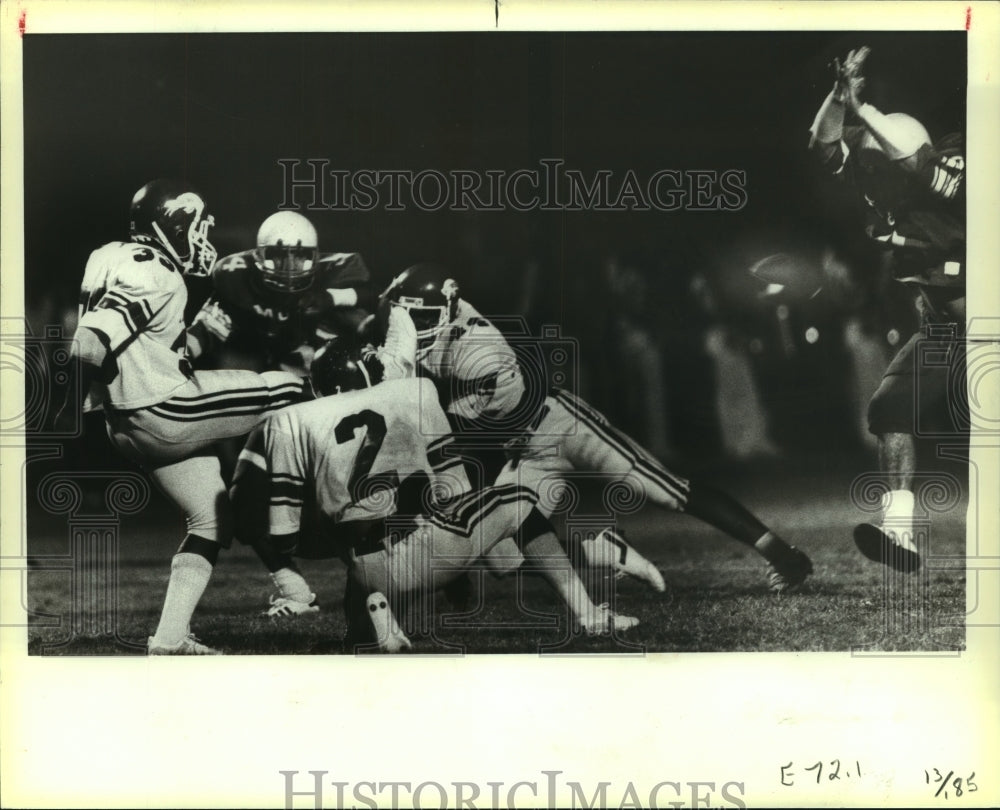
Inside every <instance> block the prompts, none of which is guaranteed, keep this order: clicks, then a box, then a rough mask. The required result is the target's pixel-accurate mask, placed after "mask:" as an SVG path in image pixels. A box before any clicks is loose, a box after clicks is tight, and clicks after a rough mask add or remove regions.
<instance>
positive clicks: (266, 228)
mask: <svg viewBox="0 0 1000 810" xmlns="http://www.w3.org/2000/svg"><path fill="white" fill-rule="evenodd" d="M254 258H255V260H256V266H257V271H258V272H259V273H260V279H261V281H262V282H263V284H264V286H265V287H268V288H269V289H272V290H276V291H277V292H284V293H298V292H303V291H305V290H308V289H309V288H310V287H311V286H312V283H313V276H314V275H315V273H316V262H317V259H318V258H319V240H318V238H317V236H316V229H315V228H314V227H313V225H312V223H311V222H310V221H309V220H308V219H306V218H305V217H304V216H302V215H301V214H297V213H295V212H294V211H279V212H278V213H276V214H271V216H269V217H268V218H267V219H265V220H264V221H263V222H262V223H261V226H260V229H259V230H258V231H257V247H256V249H255V251H254Z"/></svg>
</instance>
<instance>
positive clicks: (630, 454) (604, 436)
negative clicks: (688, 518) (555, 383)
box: [555, 391, 690, 506]
mask: <svg viewBox="0 0 1000 810" xmlns="http://www.w3.org/2000/svg"><path fill="white" fill-rule="evenodd" d="M555 397H556V399H557V400H558V401H559V402H560V403H561V404H562V405H564V406H565V407H566V408H568V409H569V410H570V412H571V413H573V415H574V416H576V417H577V418H579V419H580V420H581V421H582V422H583V423H584V424H585V425H586V426H587V427H588V428H589V429H590V430H591V431H593V432H594V434H596V435H597V436H598V437H599V438H600V439H601V440H602V441H604V443H605V444H607V445H608V446H609V447H611V448H612V449H613V450H614V451H615V452H616V453H618V454H619V455H620V456H622V457H623V458H624V459H625V460H626V461H627V462H628V463H629V464H630V465H631V466H632V467H633V469H635V471H636V472H637V473H638V474H639V475H640V476H641V477H643V478H646V479H647V480H649V481H651V482H652V483H653V484H655V485H656V486H658V487H660V488H661V489H664V490H665V491H666V492H668V493H669V494H670V495H671V496H672V497H673V498H675V499H676V500H677V501H678V502H679V503H680V504H681V505H682V506H683V505H684V504H685V503H687V493H688V489H689V488H690V485H689V484H688V482H687V481H685V480H684V479H683V478H675V477H674V476H672V475H671V474H670V473H669V472H667V470H666V469H665V468H664V467H662V466H660V465H659V464H657V463H656V462H655V461H653V460H651V459H649V458H647V457H646V454H645V453H644V452H643V451H641V450H639V449H637V448H636V447H633V446H632V444H631V440H629V439H627V438H626V437H625V436H623V435H622V434H620V433H619V432H618V431H617V430H616V429H615V428H613V427H611V426H610V425H609V424H607V421H606V420H604V419H603V417H601V416H600V414H598V413H597V412H596V411H594V410H593V409H592V408H591V407H590V406H589V405H587V404H586V403H584V402H583V401H582V400H580V399H578V398H577V397H575V396H573V395H572V394H570V393H569V392H567V391H557V392H556V393H555Z"/></svg>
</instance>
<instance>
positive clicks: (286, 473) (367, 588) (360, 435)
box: [231, 310, 638, 651]
mask: <svg viewBox="0 0 1000 810" xmlns="http://www.w3.org/2000/svg"><path fill="white" fill-rule="evenodd" d="M404 320H405V321H408V320H409V319H408V317H407V316H406V314H405V312H403V311H402V310H400V311H398V312H397V313H395V316H394V317H393V321H396V322H397V323H398V322H399V321H404ZM392 326H393V324H390V330H389V332H390V334H389V337H388V338H387V341H386V346H383V349H382V350H381V351H380V353H376V352H375V351H374V350H373V349H371V348H370V347H367V348H362V347H361V344H360V343H355V344H354V345H351V341H345V340H343V339H341V340H338V341H335V342H333V343H332V344H331V345H330V346H329V347H328V348H327V349H325V350H323V351H321V352H320V353H318V354H317V355H316V358H315V359H314V362H313V367H312V381H313V385H314V386H315V388H316V389H317V391H319V392H321V393H324V394H338V395H337V396H333V397H330V396H327V397H324V398H323V399H319V400H316V401H314V402H310V403H305V404H303V405H298V406H295V407H292V408H288V409H285V410H283V411H281V412H279V413H277V414H274V415H273V416H272V417H270V418H269V419H267V421H266V422H264V423H263V424H262V425H260V426H259V427H258V428H257V429H256V430H255V431H254V432H253V434H251V436H250V438H249V440H248V441H247V445H246V447H245V448H244V450H243V452H242V453H241V455H240V462H239V464H238V465H237V471H236V475H235V476H234V481H233V487H232V489H231V495H232V498H233V501H234V503H235V506H236V511H237V515H238V519H239V529H238V536H239V537H240V538H241V539H243V540H245V541H250V542H261V541H264V542H267V543H269V544H270V545H271V546H272V547H273V548H275V550H277V551H280V552H284V553H301V552H305V550H306V547H308V548H309V550H310V551H309V553H307V554H306V556H331V555H330V554H326V555H324V554H322V553H321V552H320V553H316V551H315V549H316V546H317V544H318V545H319V546H325V547H326V548H328V549H330V550H331V551H333V552H334V553H335V555H336V556H339V557H340V558H341V559H343V560H344V561H345V562H346V563H347V564H348V565H349V567H350V569H351V577H350V578H349V583H350V584H349V588H348V595H347V597H346V599H345V605H347V607H348V619H349V626H348V641H347V645H346V646H347V647H348V649H352V648H353V647H354V645H356V644H357V643H361V642H363V641H365V640H366V639H365V635H366V634H365V632H364V631H365V630H366V629H369V627H370V625H369V622H368V620H367V619H365V620H364V622H363V623H362V622H359V617H360V616H361V615H362V614H363V613H364V614H365V615H367V616H368V618H369V619H371V620H372V622H373V629H374V630H375V637H376V638H375V640H377V641H378V642H379V644H380V645H381V646H382V648H383V649H386V650H388V651H397V650H398V649H400V648H401V647H402V646H408V644H409V642H408V641H407V640H406V639H405V636H404V635H403V634H402V633H401V632H400V631H399V630H398V626H397V625H396V624H395V621H394V620H393V619H392V618H391V611H390V610H389V607H388V605H390V604H394V603H395V604H398V603H399V602H400V600H406V601H409V602H414V601H424V603H425V604H427V603H428V602H427V600H423V599H422V597H423V596H426V595H427V594H428V593H429V592H430V591H431V590H433V589H434V588H436V587H439V586H443V585H445V584H447V582H448V581H450V580H452V579H454V578H455V577H456V576H459V575H461V573H462V572H463V571H464V569H465V567H466V566H468V565H469V564H470V563H471V562H472V561H474V560H475V559H477V558H478V557H480V556H482V555H484V554H487V553H488V552H489V551H490V550H491V549H492V548H493V547H494V546H495V545H496V544H497V543H498V542H500V541H501V540H504V539H505V538H514V542H515V543H516V544H517V547H518V549H519V551H520V553H522V554H523V555H524V556H523V558H527V559H529V560H531V562H532V564H533V565H536V566H538V568H539V569H540V570H541V571H542V573H543V574H545V575H546V577H547V578H548V579H549V581H550V582H551V583H552V584H553V585H554V586H555V587H556V589H557V591H558V592H559V593H560V595H561V596H562V598H563V599H564V600H565V601H566V603H567V604H568V605H569V606H570V609H571V611H572V612H573V618H574V620H575V621H576V622H577V624H579V625H580V626H581V627H582V628H583V629H584V630H585V631H586V632H588V633H601V634H603V633H609V632H614V631H622V630H627V629H629V628H630V627H633V626H634V625H636V624H637V623H638V620H636V619H634V618H631V617H628V616H619V615H616V614H615V613H613V612H612V611H611V610H610V608H609V606H607V605H600V606H596V605H594V604H593V603H592V602H591V601H590V598H589V597H588V596H587V593H586V589H585V588H584V586H583V583H582V582H581V581H580V580H579V578H578V577H577V576H576V574H575V572H573V571H572V569H571V567H570V565H569V561H568V560H567V559H566V557H565V555H564V554H563V552H562V549H561V546H560V545H559V541H558V539H557V538H556V536H555V533H554V532H553V530H552V527H551V524H550V523H549V521H548V520H547V519H546V518H545V517H544V516H543V515H542V514H541V513H540V512H539V511H538V510H537V509H536V508H535V504H536V501H537V496H536V495H535V493H534V492H533V491H532V490H530V489H527V488H525V487H522V486H519V485H517V484H507V485H502V486H496V487H488V488H486V489H484V490H478V491H473V490H472V489H471V487H470V484H469V480H468V477H467V475H466V472H465V469H464V466H463V464H462V461H461V458H460V457H458V456H456V455H452V454H450V453H449V452H448V450H449V446H450V445H451V444H452V441H453V440H452V437H451V435H450V426H449V424H448V420H447V418H446V417H445V415H444V412H443V411H442V409H441V406H440V403H439V400H438V396H437V391H436V390H435V388H434V385H433V384H432V383H431V381H430V380H427V379H424V378H417V377H413V376H408V375H409V374H410V373H412V361H411V362H409V363H408V362H407V361H406V360H405V357H404V358H401V357H400V355H398V354H396V353H395V351H394V350H393V348H394V347H393V344H397V345H398V344H399V343H401V342H404V341H405V337H404V338H403V339H402V340H400V338H399V336H398V335H396V334H394V330H393V328H392ZM401 328H405V323H404V324H403V325H402V327H401ZM410 330H411V331H412V326H410ZM411 352H412V349H411ZM387 376H388V379H386V377H387ZM369 386H371V387H369ZM255 534H256V535H258V536H256V537H255V536H254V535H255ZM523 558H522V557H520V556H519V557H518V559H517V560H516V563H515V565H517V564H520V562H521V561H522V559H523ZM386 595H387V596H386ZM366 603H367V611H365V606H366ZM359 625H363V626H359Z"/></svg>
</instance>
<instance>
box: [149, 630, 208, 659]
mask: <svg viewBox="0 0 1000 810" xmlns="http://www.w3.org/2000/svg"><path fill="white" fill-rule="evenodd" d="M146 654H147V655H222V653H221V652H220V651H219V650H216V649H213V648H212V647H209V646H208V645H207V644H202V643H201V642H200V641H198V639H197V638H195V636H194V634H193V633H188V634H187V635H186V636H184V638H182V639H181V640H180V641H178V642H177V643H176V644H160V643H159V642H157V641H156V639H154V638H153V637H152V636H150V637H149V639H148V640H147V641H146Z"/></svg>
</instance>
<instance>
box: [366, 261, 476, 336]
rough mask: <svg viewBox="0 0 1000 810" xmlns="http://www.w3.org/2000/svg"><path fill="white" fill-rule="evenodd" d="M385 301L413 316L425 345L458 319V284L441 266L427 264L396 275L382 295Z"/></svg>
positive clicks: (409, 268)
mask: <svg viewBox="0 0 1000 810" xmlns="http://www.w3.org/2000/svg"><path fill="white" fill-rule="evenodd" d="M381 301H382V302H388V303H389V304H390V305H392V306H399V307H403V308H405V309H406V310H407V311H408V312H409V313H410V317H411V318H412V319H413V325H414V326H415V327H416V328H417V340H418V341H419V342H420V343H422V344H423V343H426V342H427V341H428V340H430V339H432V338H433V337H434V336H435V335H437V334H438V333H439V332H441V330H443V329H444V328H445V327H446V326H448V324H449V323H451V322H452V321H453V320H454V318H455V313H456V311H457V310H458V301H459V295H458V283H457V282H456V281H455V279H454V278H452V277H451V276H450V274H449V273H448V271H447V270H446V269H445V268H444V267H442V266H441V265H439V264H433V263H431V262H423V263H421V264H415V265H413V266H412V267H408V268H406V269H405V270H404V271H403V272H402V273H400V274H399V275H398V276H396V278H394V279H393V280H392V283H391V284H390V285H389V286H388V287H387V288H386V290H385V292H384V293H382V297H381Z"/></svg>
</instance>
